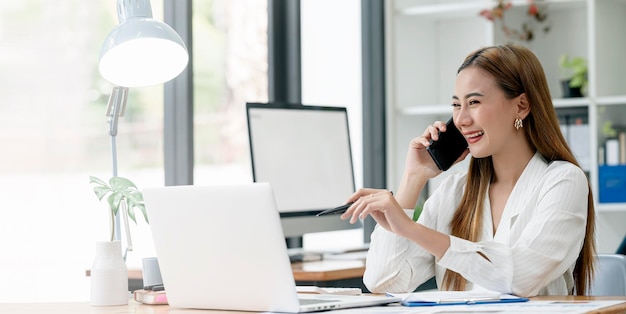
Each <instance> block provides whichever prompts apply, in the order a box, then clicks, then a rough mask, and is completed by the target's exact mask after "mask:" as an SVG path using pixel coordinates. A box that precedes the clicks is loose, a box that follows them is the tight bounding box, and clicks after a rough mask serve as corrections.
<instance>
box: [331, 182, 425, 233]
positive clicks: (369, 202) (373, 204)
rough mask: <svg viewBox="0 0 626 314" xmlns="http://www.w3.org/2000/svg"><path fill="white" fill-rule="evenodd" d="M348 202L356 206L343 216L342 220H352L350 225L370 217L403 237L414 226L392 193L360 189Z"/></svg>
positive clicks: (351, 207)
mask: <svg viewBox="0 0 626 314" xmlns="http://www.w3.org/2000/svg"><path fill="white" fill-rule="evenodd" d="M348 202H354V204H352V206H350V208H348V210H347V211H346V212H345V213H343V214H342V215H341V219H343V220H346V219H348V218H350V223H356V222H357V221H358V220H359V219H365V218H366V217H367V215H370V216H372V218H374V220H376V222H377V223H378V224H379V225H381V226H382V227H383V228H385V229H387V230H389V231H391V232H393V233H396V234H398V235H403V233H405V232H406V231H407V230H408V228H409V226H410V225H413V224H414V222H413V220H412V219H411V218H410V217H409V216H408V215H407V214H406V213H405V212H404V209H402V207H401V206H400V204H398V202H397V201H396V199H395V198H394V197H393V193H391V192H390V191H387V190H380V189H359V190H358V191H357V192H356V193H354V194H353V195H352V197H350V199H349V200H348Z"/></svg>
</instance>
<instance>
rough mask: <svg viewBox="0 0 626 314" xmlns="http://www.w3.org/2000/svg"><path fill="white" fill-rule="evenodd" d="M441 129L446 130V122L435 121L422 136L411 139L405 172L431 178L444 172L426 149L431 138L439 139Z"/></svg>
mask: <svg viewBox="0 0 626 314" xmlns="http://www.w3.org/2000/svg"><path fill="white" fill-rule="evenodd" d="M439 131H441V132H445V131H446V123H445V122H442V121H435V123H433V124H432V125H429V126H428V128H426V130H425V131H424V133H422V135H421V136H418V137H416V138H414V139H412V140H411V142H410V144H409V150H408V152H407V156H406V164H405V172H406V173H407V174H409V175H411V174H421V175H422V176H425V177H426V178H429V179H430V178H434V177H436V176H437V175H439V174H440V173H442V172H443V171H441V170H440V169H439V168H438V167H437V164H435V161H434V160H433V159H432V157H431V156H430V154H429V153H428V151H427V150H426V148H427V147H428V146H430V140H431V139H432V140H435V141H436V140H438V139H439ZM468 153H469V151H465V152H464V153H463V155H461V157H460V158H459V160H458V161H460V160H463V159H465V157H466V156H467V154H468ZM458 161H457V162H458Z"/></svg>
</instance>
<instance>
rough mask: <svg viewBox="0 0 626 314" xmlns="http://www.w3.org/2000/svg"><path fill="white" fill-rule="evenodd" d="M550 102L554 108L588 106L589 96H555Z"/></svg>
mask: <svg viewBox="0 0 626 314" xmlns="http://www.w3.org/2000/svg"><path fill="white" fill-rule="evenodd" d="M552 104H553V105H554V108H569V107H588V106H589V98H586V97H577V98H555V99H552Z"/></svg>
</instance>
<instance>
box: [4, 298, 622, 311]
mask: <svg viewBox="0 0 626 314" xmlns="http://www.w3.org/2000/svg"><path fill="white" fill-rule="evenodd" d="M532 300H544V301H545V300H547V301H549V300H553V301H572V300H577V301H582V300H623V301H624V302H623V303H620V304H617V305H615V306H611V307H607V308H603V309H601V310H598V311H594V312H590V313H599V314H604V313H607V314H609V313H626V297H574V296H553V297H536V298H532ZM0 313H11V314H35V313H63V314H84V313H92V314H202V313H207V314H209V313H213V314H214V313H217V314H237V313H242V314H243V313H250V312H238V311H211V310H186V309H174V308H170V307H169V306H167V305H142V304H138V303H137V302H134V301H130V302H129V304H128V305H122V306H107V307H92V306H90V305H89V303H0ZM323 313H329V314H330V313H333V312H332V311H329V312H323Z"/></svg>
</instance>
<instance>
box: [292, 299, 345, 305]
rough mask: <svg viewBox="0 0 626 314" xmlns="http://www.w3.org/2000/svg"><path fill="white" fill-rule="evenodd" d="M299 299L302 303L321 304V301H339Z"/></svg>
mask: <svg viewBox="0 0 626 314" xmlns="http://www.w3.org/2000/svg"><path fill="white" fill-rule="evenodd" d="M298 300H300V305H311V304H321V303H329V302H336V301H338V300H319V299H298Z"/></svg>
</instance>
